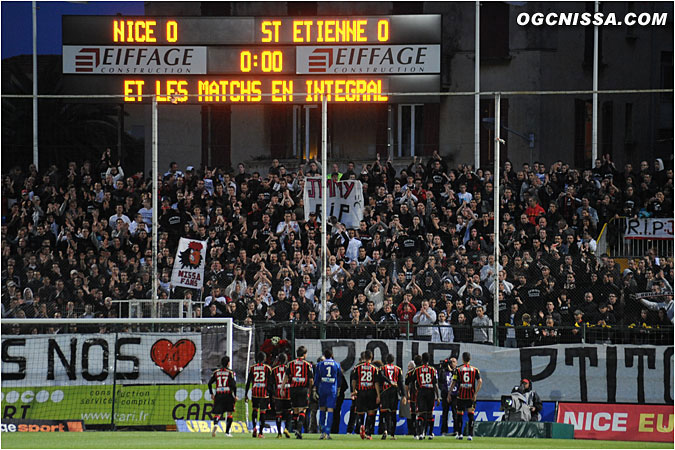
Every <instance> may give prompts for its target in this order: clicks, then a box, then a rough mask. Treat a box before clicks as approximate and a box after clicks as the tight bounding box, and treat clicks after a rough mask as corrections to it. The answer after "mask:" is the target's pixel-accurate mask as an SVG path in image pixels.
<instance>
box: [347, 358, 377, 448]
mask: <svg viewBox="0 0 675 450" xmlns="http://www.w3.org/2000/svg"><path fill="white" fill-rule="evenodd" d="M372 361H373V352H371V351H370V350H366V351H365V352H363V362H362V363H361V364H359V365H357V366H356V367H354V368H353V369H352V375H351V382H352V400H354V401H355V402H356V413H357V414H358V415H359V416H361V423H362V424H365V425H361V431H360V435H361V439H372V435H373V431H374V430H375V414H376V412H377V404H378V403H380V386H381V385H382V379H381V375H380V372H379V370H378V368H377V367H375V366H374V365H373V364H372ZM366 414H367V415H368V416H367V419H366V420H364V419H365V418H364V416H365V415H366Z"/></svg>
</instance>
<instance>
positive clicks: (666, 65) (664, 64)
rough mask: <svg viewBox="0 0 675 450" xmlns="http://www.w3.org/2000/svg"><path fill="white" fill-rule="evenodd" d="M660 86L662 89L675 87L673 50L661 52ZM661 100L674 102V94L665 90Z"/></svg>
mask: <svg viewBox="0 0 675 450" xmlns="http://www.w3.org/2000/svg"><path fill="white" fill-rule="evenodd" d="M659 87H660V88H661V89H672V88H673V52H661V81H660V83H659ZM661 100H662V101H665V102H670V103H672V102H673V94H672V93H668V92H664V93H663V94H661Z"/></svg>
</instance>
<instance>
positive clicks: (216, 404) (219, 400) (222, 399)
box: [213, 394, 235, 415]
mask: <svg viewBox="0 0 675 450" xmlns="http://www.w3.org/2000/svg"><path fill="white" fill-rule="evenodd" d="M234 403H235V402H234V395H232V394H216V396H215V397H213V414H216V415H222V414H223V413H225V412H234Z"/></svg>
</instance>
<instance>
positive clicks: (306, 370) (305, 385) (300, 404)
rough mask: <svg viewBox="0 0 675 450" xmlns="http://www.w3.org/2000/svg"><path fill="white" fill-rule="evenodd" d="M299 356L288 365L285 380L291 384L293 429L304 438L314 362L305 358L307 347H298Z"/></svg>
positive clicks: (296, 434) (299, 437)
mask: <svg viewBox="0 0 675 450" xmlns="http://www.w3.org/2000/svg"><path fill="white" fill-rule="evenodd" d="M296 355H297V358H296V359H294V360H293V361H291V362H289V363H288V364H287V365H286V375H285V377H284V380H285V382H288V383H289V384H290V392H291V408H293V430H295V437H296V438H297V439H302V424H303V423H305V411H306V410H307V406H309V392H310V389H311V388H312V384H313V383H314V370H312V364H310V363H309V362H307V361H306V360H305V356H306V355H307V349H306V348H305V347H304V346H300V347H298V350H297V351H296Z"/></svg>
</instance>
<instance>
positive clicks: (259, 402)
mask: <svg viewBox="0 0 675 450" xmlns="http://www.w3.org/2000/svg"><path fill="white" fill-rule="evenodd" d="M251 405H252V406H253V409H259V410H261V411H267V410H268V409H269V406H270V399H269V398H267V397H265V398H261V397H253V398H252V399H251Z"/></svg>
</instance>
